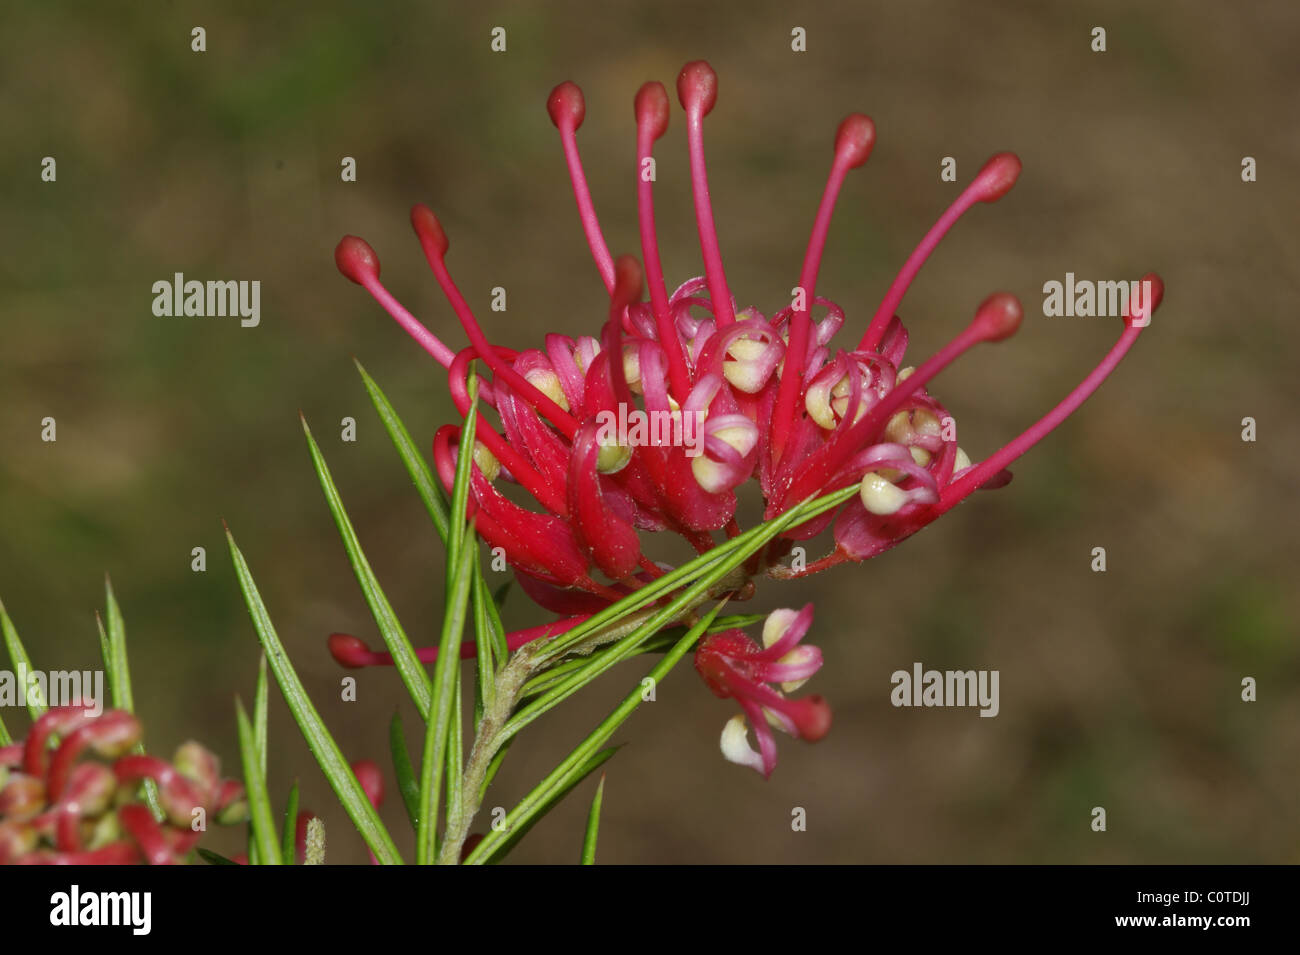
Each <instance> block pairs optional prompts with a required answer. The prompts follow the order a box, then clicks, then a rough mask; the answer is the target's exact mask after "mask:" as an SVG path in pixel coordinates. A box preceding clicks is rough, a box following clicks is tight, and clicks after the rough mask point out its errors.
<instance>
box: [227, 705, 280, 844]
mask: <svg viewBox="0 0 1300 955" xmlns="http://www.w3.org/2000/svg"><path fill="white" fill-rule="evenodd" d="M235 718H236V720H237V721H238V723H239V756H240V759H241V760H242V761H243V764H244V789H245V791H246V792H247V794H248V814H249V819H248V826H249V835H250V838H251V840H252V843H253V845H256V846H257V861H258V864H260V865H279V864H280V844H279V842H277V841H276V838H275V818H274V816H273V815H272V814H271V796H270V794H269V793H268V792H267V791H266V775H265V774H264V773H263V771H262V766H261V756H260V754H259V753H258V752H257V740H256V739H255V737H254V733H253V727H252V724H250V723H249V722H248V714H247V713H245V712H244V704H243V703H241V702H239V700H235ZM251 848H252V847H251V846H250V850H251ZM252 855H253V853H252V852H251V851H250V852H249V857H250V858H251V857H252Z"/></svg>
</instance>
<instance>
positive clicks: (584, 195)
mask: <svg viewBox="0 0 1300 955" xmlns="http://www.w3.org/2000/svg"><path fill="white" fill-rule="evenodd" d="M546 106H547V110H548V111H549V112H550V114H551V121H552V122H553V123H555V128H556V129H558V130H559V131H560V143H561V144H562V145H563V147H564V162H565V165H566V166H568V169H569V181H570V182H571V183H572V184H573V198H574V200H575V201H576V202H577V204H578V218H579V219H581V220H582V231H583V234H584V235H585V236H586V237H587V245H588V246H589V247H590V249H591V257H592V259H594V260H595V262H596V268H597V270H598V271H599V272H600V278H601V281H602V282H604V283H605V291H606V292H613V291H614V259H613V257H612V256H611V255H610V254H609V246H608V245H606V244H605V236H604V235H603V234H602V233H601V231H600V220H598V219H597V218H596V207H595V205H594V204H593V203H592V201H591V189H590V188H589V187H588V186H587V175H586V172H585V171H584V170H583V168H582V157H581V156H580V155H579V154H578V136H577V133H578V127H579V126H581V125H582V120H583V117H584V116H585V114H586V104H585V103H584V102H583V98H582V90H580V89H578V87H577V86H576V85H575V84H573V83H561V84H560V85H559V86H557V87H556V88H555V89H554V90H552V91H551V96H550V99H549V100H548V101H547V104H546Z"/></svg>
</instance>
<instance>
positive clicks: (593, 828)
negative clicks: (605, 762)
mask: <svg viewBox="0 0 1300 955" xmlns="http://www.w3.org/2000/svg"><path fill="white" fill-rule="evenodd" d="M604 796H605V774H604V773H601V774H600V785H598V786H597V787H596V795H595V796H594V797H592V800H591V809H590V810H588V812H587V836H586V838H585V839H583V840H582V864H583V865H595V864H596V834H597V832H598V831H599V830H600V804H601V801H602V800H603V798H604Z"/></svg>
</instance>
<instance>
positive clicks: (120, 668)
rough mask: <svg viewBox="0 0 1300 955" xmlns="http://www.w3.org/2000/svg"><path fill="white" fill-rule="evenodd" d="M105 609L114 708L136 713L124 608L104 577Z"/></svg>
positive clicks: (105, 660)
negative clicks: (123, 613)
mask: <svg viewBox="0 0 1300 955" xmlns="http://www.w3.org/2000/svg"><path fill="white" fill-rule="evenodd" d="M104 608H105V611H104V612H105V615H106V616H107V617H108V641H107V642H108V649H109V655H108V656H107V657H105V658H104V668H105V669H106V670H108V684H109V688H110V689H111V691H112V694H113V706H114V707H116V708H117V709H119V710H126V711H127V712H128V713H134V712H135V697H134V695H133V694H132V693H131V665H130V663H129V662H128V661H127V656H126V623H125V621H123V619H122V608H121V607H119V606H118V604H117V597H116V596H114V594H113V582H112V581H111V580H109V578H108V575H107V574H106V575H105V576H104Z"/></svg>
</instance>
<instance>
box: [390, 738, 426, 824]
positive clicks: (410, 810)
mask: <svg viewBox="0 0 1300 955" xmlns="http://www.w3.org/2000/svg"><path fill="white" fill-rule="evenodd" d="M388 749H389V751H390V752H391V753H392V755H393V772H394V773H396V774H397V791H398V792H399V793H401V794H402V805H403V806H405V807H406V818H408V819H410V820H411V828H413V829H414V828H417V827H418V825H419V821H418V820H419V818H420V781H419V780H418V779H416V778H415V767H414V766H412V765H411V753H410V750H408V749H407V748H406V734H405V733H403V732H402V715H401V714H400V713H394V714H393V720H392V722H391V723H389V724H388Z"/></svg>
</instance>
